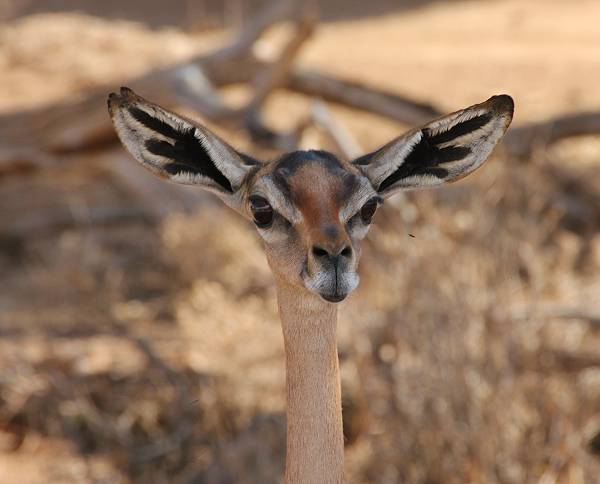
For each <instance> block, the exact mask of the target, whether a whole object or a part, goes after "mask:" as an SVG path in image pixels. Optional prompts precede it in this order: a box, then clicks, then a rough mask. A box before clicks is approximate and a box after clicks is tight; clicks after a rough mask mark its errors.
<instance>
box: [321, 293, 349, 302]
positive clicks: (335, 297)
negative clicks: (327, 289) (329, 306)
mask: <svg viewBox="0 0 600 484" xmlns="http://www.w3.org/2000/svg"><path fill="white" fill-rule="evenodd" d="M319 295H320V296H321V297H322V298H323V299H325V301H327V302H330V303H338V302H340V301H343V300H344V299H346V296H348V294H319Z"/></svg>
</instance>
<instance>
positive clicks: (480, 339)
mask: <svg viewBox="0 0 600 484" xmlns="http://www.w3.org/2000/svg"><path fill="white" fill-rule="evenodd" d="M599 18H600V3H598V2H596V1H591V0H590V1H586V0H581V1H578V2H577V3H576V8H574V3H573V2H569V1H542V0H527V1H517V0H502V1H493V2H491V1H490V2H476V1H471V2H442V3H435V4H431V5H427V6H425V7H423V8H419V9H414V10H410V11H406V12H402V13H401V14H400V13H398V14H390V15H387V16H382V17H373V18H366V19H362V20H352V21H344V22H336V23H331V24H324V25H323V26H322V27H321V29H320V30H319V32H318V34H317V35H316V36H315V38H314V40H312V41H311V42H310V44H309V45H307V47H306V49H305V50H304V51H303V53H302V61H303V63H305V64H306V65H309V66H313V67H317V68H320V69H323V70H326V71H329V72H332V73H335V74H336V75H342V76H345V77H348V78H352V79H357V80H361V81H365V82H369V83H372V84H373V85H377V86H381V87H385V88H387V89H390V90H394V91H397V92H400V93H405V94H408V95H411V96H413V97H415V98H417V99H423V100H429V101H431V102H433V103H435V104H437V105H439V106H441V107H442V108H444V109H447V110H455V109H458V108H460V107H463V106H466V105H468V104H472V103H475V102H479V101H481V100H484V99H486V98H487V97H489V96H490V95H491V94H495V93H500V92H507V93H510V94H511V95H513V97H514V98H515V100H516V104H517V111H516V117H515V123H524V122H528V121H533V120H539V119H544V118H546V117H548V116H552V115H554V114H557V113H563V112H566V111H573V110H593V109H595V110H598V109H600V89H599V88H598V86H599V85H600V55H598V52H600V50H599V47H600V29H598V19H599ZM227 35H228V34H227V32H214V33H211V34H202V35H200V34H195V35H192V34H188V33H183V32H180V31H177V30H175V29H159V30H154V31H151V30H149V29H147V28H145V27H144V26H142V25H140V24H133V23H130V22H124V21H108V20H101V19H97V18H92V17H89V16H85V15H81V14H44V15H35V16H30V17H24V18H21V19H18V20H15V21H13V22H11V23H9V24H6V25H4V26H3V27H2V30H0V70H1V71H2V72H3V75H2V76H0V112H8V111H16V110H19V109H24V108H29V107H33V106H38V105H43V104H50V103H52V102H55V101H58V100H62V99H65V98H67V97H72V96H81V95H83V94H84V93H85V92H86V90H88V89H90V88H92V87H94V86H97V85H100V84H106V83H108V84H114V85H115V86H118V85H121V84H124V83H125V82H124V80H126V79H127V78H130V77H133V76H135V75H138V74H140V73H142V72H144V71H146V70H148V69H150V68H154V67H157V66H162V65H166V64H169V63H172V62H177V61H178V60H181V59H184V58H186V57H188V56H191V55H192V54H194V53H196V52H198V51H200V50H209V49H211V48H213V47H214V46H215V45H217V44H218V43H219V42H221V41H223V39H225V38H226V37H227ZM273 35H275V36H276V35H278V34H277V32H275V33H274V34H273ZM306 109H308V103H307V102H306V100H305V99H303V98H301V97H300V96H292V95H288V94H285V93H281V94H278V95H276V96H274V97H273V99H272V100H270V101H269V105H268V111H267V116H268V119H269V120H270V121H271V122H273V123H274V124H276V125H279V126H292V125H293V124H294V122H295V120H296V119H297V118H298V117H299V116H300V115H301V114H302V112H304V111H305V110H306ZM334 110H335V113H336V114H337V115H338V116H339V118H340V120H342V121H343V122H344V123H345V124H346V126H348V128H349V129H350V130H351V131H352V133H353V134H354V135H355V136H356V138H357V140H358V142H359V143H360V144H361V145H362V146H363V147H364V149H365V150H367V149H371V148H374V147H376V146H378V145H380V144H381V143H383V142H385V141H387V140H389V139H390V138H391V137H392V136H395V135H397V134H398V132H399V131H401V130H402V129H404V127H402V126H398V125H397V124H395V123H391V122H388V121H384V120H381V119H378V118H376V117H374V116H370V115H365V114H360V113H357V112H355V111H352V110H349V109H345V108H340V107H336V108H334ZM599 153H600V140H599V139H597V138H593V137H592V138H588V139H585V140H581V141H570V142H568V143H563V144H561V145H560V146H558V147H556V148H555V149H553V150H551V151H549V152H544V153H541V154H537V155H536V156H537V157H536V160H534V161H535V162H534V163H528V164H521V163H517V162H515V161H512V160H505V159H503V158H502V157H501V156H498V157H497V158H496V159H495V160H494V161H493V162H492V163H490V165H489V166H488V167H486V168H485V169H483V170H481V171H480V172H479V173H477V174H475V175H473V177H470V178H469V179H468V180H465V182H464V183H462V182H461V184H460V185H456V186H453V187H451V188H449V189H445V190H440V191H436V192H428V193H424V194H411V195H410V196H409V197H408V198H407V200H405V201H404V202H402V203H400V202H397V203H393V202H392V203H390V204H389V207H386V208H385V210H384V211H383V213H382V214H380V215H378V217H379V220H378V221H379V224H380V227H379V228H376V229H375V230H374V231H373V233H372V234H371V235H370V237H369V241H368V243H367V247H366V248H365V252H366V253H365V256H364V258H363V262H362V268H363V280H362V283H361V289H360V290H359V292H358V293H357V294H356V295H355V296H354V297H353V298H352V299H351V300H350V301H349V302H348V303H346V304H345V305H344V306H343V308H342V315H341V325H340V333H341V334H340V353H341V367H342V378H343V392H344V398H345V401H344V408H345V414H344V418H345V426H346V435H347V437H348V443H347V457H348V472H349V478H350V480H351V482H365V483H366V482H376V483H394V482H410V483H412V482H415V483H425V482H427V483H438V482H439V483H441V482H444V483H446V482H449V483H452V482H457V483H458V482H498V483H522V482H543V483H551V482H561V483H562V482H564V483H566V482H569V483H571V482H572V483H595V482H600V478H598V476H600V462H599V461H598V459H597V457H595V456H594V455H593V452H589V447H588V442H589V440H590V438H592V437H593V436H594V435H596V433H597V432H600V413H598V409H599V408H600V351H598V348H600V346H599V343H600V334H599V333H598V331H597V329H594V325H593V324H592V323H590V322H588V321H586V320H585V319H583V318H581V317H577V316H576V315H574V316H571V317H567V318H566V322H565V318H561V317H556V311H555V309H556V308H558V309H564V308H565V307H566V308H568V309H570V310H573V309H585V310H590V311H596V312H597V311H600V307H599V304H600V303H599V301H600V297H599V294H600V287H599V285H598V284H599V282H598V277H597V276H598V274H599V271H600V239H599V237H598V235H597V234H598V229H599V224H598V221H594V220H587V221H586V220H584V221H583V222H582V221H581V220H580V219H577V218H576V217H575V221H573V220H572V219H571V218H569V213H570V212H569V210H568V208H569V207H570V205H569V203H571V202H572V200H576V201H577V202H578V203H580V204H581V206H583V207H584V208H585V204H586V203H590V202H589V200H590V198H585V199H583V198H581V199H579V198H577V196H579V195H581V190H580V188H581V187H582V186H584V185H582V183H583V181H585V183H586V184H585V186H586V187H591V188H590V190H591V191H592V193H595V194H596V198H591V200H596V201H597V200H598V198H597V193H598V192H597V187H598V186H599V183H600V180H599V177H598V171H597V167H598V163H599V162H600V155H599ZM544 163H550V164H551V165H552V166H558V167H560V168H561V169H563V170H567V172H568V173H570V174H573V175H574V176H576V177H577V183H579V184H576V185H575V188H572V187H571V186H570V185H569V186H567V185H568V184H566V183H563V182H561V181H560V180H557V179H556V178H553V176H552V174H551V173H550V172H549V171H548V170H547V169H546V168H545V165H544ZM91 166H92V167H86V166H79V167H75V168H66V169H65V171H64V172H52V173H47V174H43V175H38V176H35V177H31V179H29V180H24V179H13V180H7V181H4V182H3V183H2V184H0V207H1V208H0V220H3V221H5V222H6V221H10V220H11V219H12V218H15V217H17V216H19V215H21V211H22V210H23V206H25V207H26V208H27V211H28V212H32V211H35V210H39V211H41V212H42V213H43V210H44V209H45V208H47V207H49V206H52V204H62V205H64V206H66V207H79V206H84V207H85V206H89V205H90V204H92V203H95V202H94V201H97V200H101V201H107V200H110V201H112V202H114V203H117V204H127V203H130V202H131V200H130V199H129V198H128V196H127V194H126V193H124V192H123V190H122V189H120V188H119V187H115V186H114V185H112V184H111V183H110V180H108V179H105V178H104V177H103V176H104V175H103V174H102V172H101V171H99V170H96V171H95V169H94V168H93V165H91ZM594 187H596V188H595V189H596V191H595V192H594ZM26 194H33V195H31V196H28V195H26ZM565 207H566V208H565ZM584 213H585V211H584ZM214 220H219V221H220V225H221V226H222V228H221V229H219V230H217V229H215V227H214ZM408 233H411V234H413V235H415V236H416V238H415V239H414V240H413V239H409V238H408V237H407V235H406V234H408ZM199 247H201V248H202V251H199V249H198V248H199ZM1 248H2V250H1V251H0V271H1V273H2V276H1V277H2V284H3V287H2V289H1V291H0V335H1V339H0V365H2V373H1V376H0V482H2V483H4V482H6V483H12V482H22V483H32V484H33V483H42V482H48V481H49V480H51V481H52V482H134V481H135V482H249V483H250V482H278V476H279V475H280V473H281V466H282V462H283V455H282V454H283V450H282V446H283V441H284V440H283V439H284V437H285V436H284V430H283V429H284V428H285V427H284V421H283V416H282V415H283V411H284V400H283V391H282V390H283V378H284V376H283V353H282V347H281V343H282V341H281V336H280V329H279V326H278V322H277V316H276V310H275V300H274V292H273V288H272V284H271V279H270V274H269V272H268V269H267V267H266V263H265V261H264V256H263V255H262V249H261V247H260V243H259V241H258V239H257V237H256V236H255V234H254V232H253V231H252V230H251V228H250V227H249V226H248V225H247V224H245V223H243V222H241V221H238V220H237V218H235V217H234V216H233V215H232V214H230V213H229V212H228V211H227V210H225V209H221V208H216V207H215V208H211V209H210V210H209V211H206V212H203V213H199V214H196V215H192V216H185V215H174V216H173V217H170V218H169V219H167V220H166V221H165V223H164V224H163V225H161V226H159V227H156V226H149V225H148V224H145V223H141V222H136V223H132V224H131V226H128V227H110V228H102V227H85V226H82V227H79V228H75V229H71V230H66V231H63V232H61V233H59V234H52V235H50V236H43V237H39V238H36V239H35V240H27V241H16V242H15V241H6V240H2V244H1ZM199 252H202V253H199ZM204 253H206V254H208V253H210V257H204ZM552 311H554V313H552ZM552 314H555V316H552ZM124 334H125V336H126V337H125V336H124ZM140 341H142V343H141V344H140ZM144 342H145V343H144ZM146 345H150V347H151V350H148V348H147V346H146ZM156 358H158V360H159V362H158V363H157V360H156ZM599 440H600V438H599ZM597 446H598V449H596V452H600V450H599V449H600V442H599V443H598V444H597Z"/></svg>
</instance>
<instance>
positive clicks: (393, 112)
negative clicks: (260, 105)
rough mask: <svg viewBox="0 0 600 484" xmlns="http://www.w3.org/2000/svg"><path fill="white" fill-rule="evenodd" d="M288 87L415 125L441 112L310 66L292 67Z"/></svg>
mask: <svg viewBox="0 0 600 484" xmlns="http://www.w3.org/2000/svg"><path fill="white" fill-rule="evenodd" d="M288 88H289V89H290V90H292V91H296V92H299V93H301V94H305V95H307V96H312V97H318V98H322V99H325V100H326V101H330V102H335V103H339V104H343V105H345V106H349V107H352V108H356V109H360V110H362V111H367V112H370V113H374V114H378V115H380V116H383V117H386V118H390V119H393V120H395V121H398V122H400V123H403V124H409V125H418V124H422V123H424V122H426V121H430V120H431V119H432V118H435V117H437V116H440V115H441V112H440V111H439V110H438V109H436V108H435V107H433V106H432V105H430V104H427V103H421V102H418V101H414V100H411V99H409V98H407V97H404V96H401V95H399V94H395V93H391V92H388V91H385V90H381V89H375V88H372V87H369V86H366V85H364V84H361V83H359V82H354V81H348V80H341V79H336V78H335V77H333V76H329V75H326V74H322V73H320V72H317V71H313V70H306V69H296V70H294V72H293V73H292V75H291V76H290V83H289V85H288Z"/></svg>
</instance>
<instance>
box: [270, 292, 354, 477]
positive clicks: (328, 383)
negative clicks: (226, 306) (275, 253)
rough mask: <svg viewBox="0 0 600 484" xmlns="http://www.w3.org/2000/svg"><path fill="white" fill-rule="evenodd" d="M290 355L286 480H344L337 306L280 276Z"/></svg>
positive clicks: (286, 337)
mask: <svg viewBox="0 0 600 484" xmlns="http://www.w3.org/2000/svg"><path fill="white" fill-rule="evenodd" d="M277 299H278V304H279V314H280V317H281V324H282V328H283V338H284V342H285V354H286V389H287V457H286V466H285V482H286V483H293V484H299V483H315V482H323V483H328V484H330V483H331V484H337V483H343V482H345V480H344V435H343V429H342V404H341V390H340V371H339V365H338V354H337V341H336V326H337V308H336V306H335V305H334V304H328V303H326V302H325V301H322V300H321V299H320V298H319V297H317V296H315V295H313V294H311V293H309V292H308V291H305V290H302V289H298V288H294V287H292V286H290V285H288V284H286V283H285V282H283V281H281V280H279V281H277Z"/></svg>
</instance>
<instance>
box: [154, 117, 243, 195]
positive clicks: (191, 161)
mask: <svg viewBox="0 0 600 484" xmlns="http://www.w3.org/2000/svg"><path fill="white" fill-rule="evenodd" d="M164 124H166V123H164ZM167 126H168V125H167ZM169 128H171V127H170V126H169ZM173 131H174V130H173ZM194 131H195V129H194V128H193V127H192V128H188V129H183V130H182V131H179V132H175V131H174V143H173V144H171V143H169V142H168V141H163V140H158V139H155V138H152V139H149V140H147V141H146V143H145V146H146V149H147V150H148V151H149V152H150V153H152V154H155V155H158V156H162V157H164V158H167V159H169V160H173V161H170V162H168V163H165V165H164V167H163V168H164V170H165V171H166V172H167V173H169V174H170V175H174V176H176V175H183V174H186V173H189V174H191V175H202V176H206V177H208V178H210V179H212V180H214V181H215V182H216V183H218V184H219V185H220V186H221V187H223V188H224V189H225V190H227V191H228V192H230V193H233V188H232V186H231V183H230V181H229V180H228V179H227V178H226V177H225V176H224V175H223V173H221V172H220V171H219V169H218V168H217V167H216V166H215V164H214V162H213V160H212V159H211V157H210V156H209V154H208V152H207V151H206V149H205V148H204V147H203V146H202V142H201V141H200V140H199V139H198V138H196V136H195V135H194ZM159 132H160V131H159ZM175 136H176V137H175ZM169 137H171V136H169Z"/></svg>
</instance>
